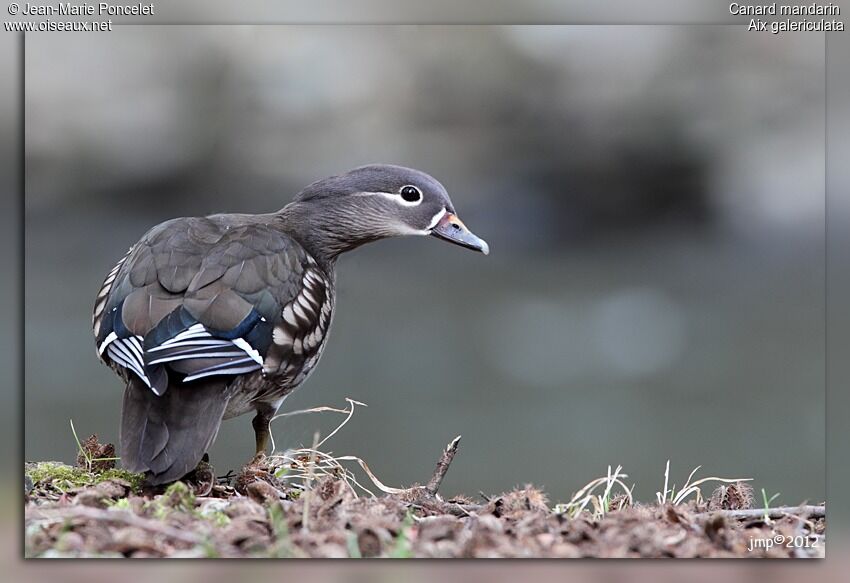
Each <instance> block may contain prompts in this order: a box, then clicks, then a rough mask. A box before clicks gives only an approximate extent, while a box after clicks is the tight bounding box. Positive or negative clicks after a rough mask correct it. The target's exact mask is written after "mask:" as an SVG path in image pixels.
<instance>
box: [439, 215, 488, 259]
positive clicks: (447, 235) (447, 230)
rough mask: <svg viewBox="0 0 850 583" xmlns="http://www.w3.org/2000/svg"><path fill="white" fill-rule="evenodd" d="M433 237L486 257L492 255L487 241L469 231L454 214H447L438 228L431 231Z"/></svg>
mask: <svg viewBox="0 0 850 583" xmlns="http://www.w3.org/2000/svg"><path fill="white" fill-rule="evenodd" d="M431 235H432V236H434V237H437V238H438V239H442V240H444V241H448V242H449V243H454V244H455V245H460V246H461V247H466V248H467V249H473V250H475V251H480V252H481V253H483V254H484V255H487V254H488V253H490V246H489V245H487V241H485V240H484V239H481V238H480V237H478V236H476V235H475V234H473V233H472V231H470V230H469V229H467V228H466V225H464V224H463V221H461V220H460V219H459V218H457V215H455V214H454V213H448V212H447V213H446V214H445V215H444V216H443V218H442V219H440V222H438V223H437V226H435V227H434V228H433V229H431Z"/></svg>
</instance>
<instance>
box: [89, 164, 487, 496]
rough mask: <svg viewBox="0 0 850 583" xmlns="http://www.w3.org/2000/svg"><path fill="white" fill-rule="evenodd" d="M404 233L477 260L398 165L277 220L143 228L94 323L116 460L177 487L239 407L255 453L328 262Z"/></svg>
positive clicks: (443, 204) (316, 306)
mask: <svg viewBox="0 0 850 583" xmlns="http://www.w3.org/2000/svg"><path fill="white" fill-rule="evenodd" d="M411 185H414V186H411ZM411 188H413V189H415V191H414V190H411ZM414 199H416V200H414ZM406 234H433V235H436V236H439V237H441V238H443V239H448V240H450V241H452V242H455V243H458V244H461V245H464V246H467V247H472V248H477V249H478V250H482V251H485V252H486V243H484V242H483V241H481V240H480V239H478V238H477V237H475V236H474V235H472V234H471V233H469V231H468V230H466V229H465V227H463V226H462V223H459V220H457V219H456V217H455V215H454V209H453V208H452V206H451V202H450V201H449V199H448V195H446V194H445V190H444V189H443V188H442V186H441V185H440V184H439V183H438V182H437V181H436V180H434V179H433V178H431V177H429V176H427V175H425V174H423V173H421V172H418V171H415V170H410V169H407V168H401V167H396V166H369V167H363V168H360V169H355V170H354V171H352V172H350V173H347V174H344V175H341V176H339V177H332V178H330V179H326V180H325V181H320V182H317V183H314V184H313V185H311V186H310V187H308V188H307V189H305V191H304V192H302V193H301V194H300V195H299V196H298V197H296V200H295V201H294V202H293V203H291V204H290V205H287V206H286V207H285V208H284V209H283V210H281V211H279V212H277V213H272V214H266V215H239V214H225V215H213V216H209V217H191V218H180V219H173V220H170V221H166V222H164V223H162V224H160V225H157V226H156V227H154V228H153V229H151V230H150V231H149V232H148V233H146V234H145V235H144V236H143V237H142V239H141V240H140V241H139V242H138V243H136V244H135V245H134V246H133V247H132V248H131V249H130V251H129V252H128V253H127V254H126V255H125V256H124V257H123V258H122V259H121V260H119V262H118V263H117V264H116V265H115V267H114V268H113V269H112V271H110V272H109V274H108V275H107V277H106V279H105V280H104V282H103V285H102V286H101V289H100V291H99V293H98V295H97V299H96V301H95V309H94V314H93V331H94V335H95V339H96V343H97V349H98V354H99V356H100V357H101V359H103V360H104V362H106V363H107V364H108V365H109V366H110V367H111V368H112V369H113V370H115V371H116V373H118V374H119V375H120V376H121V377H122V379H123V380H124V381H125V383H126V389H125V394H124V404H123V413H122V420H121V454H120V455H121V459H122V463H123V465H124V466H125V467H126V468H127V469H129V470H131V471H138V472H145V473H146V475H147V477H148V480H149V482H151V483H154V484H159V483H165V482H169V481H173V480H176V479H179V478H180V477H182V476H183V475H184V474H186V473H187V472H189V471H191V470H192V469H193V468H194V467H195V465H196V464H197V463H198V461H199V460H200V459H201V457H202V456H203V454H204V453H205V452H206V451H207V449H208V448H209V447H210V446H211V444H212V442H213V441H214V439H215V436H216V433H217V432H218V428H219V425H220V423H221V420H222V419H226V418H229V417H234V416H237V415H241V414H244V413H247V412H250V411H255V412H256V416H255V418H254V423H253V425H254V429H255V432H256V434H257V450H258V451H262V450H264V449H265V448H266V445H267V442H268V439H269V429H268V424H269V421H270V420H271V418H272V416H273V415H274V414H275V412H276V411H277V410H278V408H279V407H280V405H281V403H282V401H283V399H284V398H285V397H286V395H287V394H289V393H290V392H291V391H292V390H294V389H295V388H296V387H297V386H298V385H299V384H300V383H301V382H303V381H304V379H305V378H306V377H307V376H308V375H309V373H310V372H311V371H312V369H313V367H314V366H315V365H316V363H317V361H318V359H319V357H320V355H321V352H322V349H323V346H324V342H325V339H326V336H327V332H328V330H329V327H330V323H331V318H332V314H333V307H334V265H335V261H336V258H337V256H338V255H339V254H340V253H342V252H344V251H347V250H349V249H353V248H355V247H357V246H358V245H361V244H363V243H365V242H368V241H371V240H375V239H379V238H383V237H387V236H392V235H406Z"/></svg>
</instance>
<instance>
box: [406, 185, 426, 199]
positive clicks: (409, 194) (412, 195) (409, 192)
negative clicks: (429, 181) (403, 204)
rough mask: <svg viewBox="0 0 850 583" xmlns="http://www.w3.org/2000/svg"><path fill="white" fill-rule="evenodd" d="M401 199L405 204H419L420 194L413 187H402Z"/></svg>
mask: <svg viewBox="0 0 850 583" xmlns="http://www.w3.org/2000/svg"><path fill="white" fill-rule="evenodd" d="M401 198H402V199H404V200H405V201H407V202H419V201H420V200H421V199H422V192H420V191H419V189H418V188H416V187H415V186H404V187H402V189H401Z"/></svg>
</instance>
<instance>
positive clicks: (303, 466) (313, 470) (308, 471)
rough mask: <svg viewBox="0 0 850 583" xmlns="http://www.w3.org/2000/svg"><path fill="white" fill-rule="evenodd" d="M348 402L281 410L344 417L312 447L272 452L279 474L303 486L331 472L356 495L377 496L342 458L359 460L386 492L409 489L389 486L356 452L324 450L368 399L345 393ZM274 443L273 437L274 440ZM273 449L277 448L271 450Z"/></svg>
mask: <svg viewBox="0 0 850 583" xmlns="http://www.w3.org/2000/svg"><path fill="white" fill-rule="evenodd" d="M345 400H346V401H347V402H348V405H349V406H348V407H347V408H345V409H337V408H335V407H326V406H322V407H313V408H311V409H304V410H301V411H292V412H290V413H282V414H280V415H277V416H275V417H274V419H277V418H278V417H285V416H291V415H301V414H304V413H326V412H331V413H341V414H344V415H345V419H343V420H342V422H340V424H339V425H337V426H336V427H335V428H334V429H333V431H331V432H330V433H329V434H328V435H326V436H325V437H324V439H322V440H321V441H319V440H316V441H314V444H313V447H302V448H297V449H291V450H287V451H285V452H282V453H272V455H271V456H269V461H270V462H271V463H272V464H273V466H276V467H278V468H279V469H278V471H277V473H276V476H277V477H278V478H279V479H281V480H284V481H288V482H290V483H292V482H297V485H298V486H299V487H301V488H303V489H308V488H309V484H310V483H311V482H312V481H313V480H315V479H317V478H322V477H325V476H332V477H334V478H337V479H340V480H342V481H343V482H344V483H345V484H346V486H347V487H348V488H349V490H350V491H351V492H352V494H354V496H358V491H359V492H363V493H366V494H368V495H369V496H373V497H374V496H375V494H374V493H373V492H372V491H371V490H370V489H369V488H367V487H366V486H364V485H363V484H361V483H360V482H359V481H358V480H357V477H356V476H355V475H354V472H352V471H351V470H350V469H348V468H346V467H345V466H344V465H343V464H342V463H341V462H356V463H357V464H358V465H359V466H360V468H361V469H362V470H363V471H364V472H365V473H366V475H367V476H368V477H369V479H370V480H371V481H372V483H373V484H374V485H375V487H376V488H377V489H379V490H380V491H382V492H385V493H387V494H398V493H401V492H404V491H406V490H405V489H403V488H393V487H391V486H387V485H386V484H384V483H383V482H381V481H380V480H379V479H378V477H377V476H375V474H374V473H373V472H372V470H371V469H370V468H369V466H368V465H367V464H366V462H364V461H363V460H362V459H360V458H359V457H357V456H353V455H343V456H334V455H332V454H331V452H325V451H321V450H320V448H321V447H322V445H324V444H325V443H326V442H327V441H328V440H329V439H330V438H331V437H333V436H334V435H336V434H337V433H338V432H339V431H340V430H341V429H342V428H343V427H345V425H346V424H347V423H348V422H349V421H350V420H351V418H352V417H353V416H354V410H355V408H356V406H357V405H360V406H363V407H365V406H366V404H365V403H361V402H360V401H355V400H354V399H350V398H348V397H346V399H345ZM272 444H274V441H272ZM272 451H273V452H274V449H273V450H272Z"/></svg>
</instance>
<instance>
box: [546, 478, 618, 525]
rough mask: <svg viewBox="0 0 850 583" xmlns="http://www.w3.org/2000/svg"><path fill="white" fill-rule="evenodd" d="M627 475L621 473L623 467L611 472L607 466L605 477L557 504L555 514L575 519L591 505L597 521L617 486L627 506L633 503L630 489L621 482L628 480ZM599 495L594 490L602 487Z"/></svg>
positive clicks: (604, 511)
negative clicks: (624, 497)
mask: <svg viewBox="0 0 850 583" xmlns="http://www.w3.org/2000/svg"><path fill="white" fill-rule="evenodd" d="M628 477H629V476H628V474H625V473H623V466H617V468H616V469H615V470H614V471H613V473H612V471H611V466H608V472H607V474H606V475H605V476H602V477H599V478H596V479H595V480H592V481H590V482H588V483H587V484H585V485H584V486H583V487H582V488H580V489H579V490H578V491H577V492H576V493H575V494H573V497H572V498H571V499H570V501H569V502H567V503H565V504H558V505H557V506H556V507H555V512H558V513H560V514H567V515H569V516H570V517H573V518H575V517H576V516H578V515H580V514H581V513H582V512H583V511H584V510H585V509H587V507H588V505H593V513H592V514H593V519H594V520H599V519H601V518H602V517H603V516H605V514H606V513H607V512H608V502H609V501H610V500H611V495H612V493H613V491H614V487H615V486H619V487H620V488H621V489H622V490H623V493H624V494H625V496H626V500H627V501H628V504H632V503H633V502H634V500H633V498H632V490H633V488H634V486H633V487H632V488H629V487H628V486H627V485H626V483H625V482H624V481H623V478H628ZM603 486H604V488H603V489H602V493H601V494H596V490H597V489H599V488H601V487H603Z"/></svg>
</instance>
